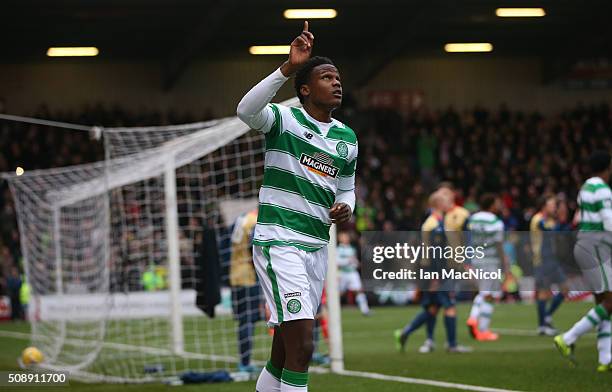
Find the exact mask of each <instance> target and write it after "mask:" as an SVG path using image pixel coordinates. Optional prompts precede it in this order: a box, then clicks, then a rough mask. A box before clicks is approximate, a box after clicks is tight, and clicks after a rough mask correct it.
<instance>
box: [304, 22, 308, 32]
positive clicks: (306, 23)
mask: <svg viewBox="0 0 612 392" xmlns="http://www.w3.org/2000/svg"><path fill="white" fill-rule="evenodd" d="M304 31H308V21H307V20H305V21H304Z"/></svg>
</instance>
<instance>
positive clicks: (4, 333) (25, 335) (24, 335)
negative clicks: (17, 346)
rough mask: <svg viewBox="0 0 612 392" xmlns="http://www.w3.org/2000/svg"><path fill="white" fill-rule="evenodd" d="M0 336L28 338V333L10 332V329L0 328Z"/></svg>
mask: <svg viewBox="0 0 612 392" xmlns="http://www.w3.org/2000/svg"><path fill="white" fill-rule="evenodd" d="M0 337H3V338H15V339H29V338H30V334H29V333H23V332H12V331H2V330H0Z"/></svg>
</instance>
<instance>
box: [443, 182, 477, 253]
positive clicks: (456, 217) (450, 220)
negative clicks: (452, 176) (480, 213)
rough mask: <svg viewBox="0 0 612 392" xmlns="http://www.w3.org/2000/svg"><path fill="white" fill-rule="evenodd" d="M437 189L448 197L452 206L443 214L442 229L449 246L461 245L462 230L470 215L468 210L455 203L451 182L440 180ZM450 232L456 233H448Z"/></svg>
mask: <svg viewBox="0 0 612 392" xmlns="http://www.w3.org/2000/svg"><path fill="white" fill-rule="evenodd" d="M438 190H439V191H440V192H441V193H442V195H444V197H447V198H449V199H450V202H451V204H452V207H451V208H450V210H448V211H447V212H446V214H444V229H445V230H446V237H447V241H448V244H449V245H450V246H453V247H456V246H460V245H463V243H464V238H463V231H465V229H466V223H467V220H468V218H469V217H470V211H468V210H467V209H466V208H465V207H462V206H460V205H458V204H457V200H456V199H457V195H456V192H455V188H454V186H453V184H452V183H451V182H449V181H444V182H441V183H440V184H439V185H438ZM450 232H453V233H457V234H449V233H450Z"/></svg>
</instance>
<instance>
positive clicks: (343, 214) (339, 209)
mask: <svg viewBox="0 0 612 392" xmlns="http://www.w3.org/2000/svg"><path fill="white" fill-rule="evenodd" d="M352 214H353V213H352V212H351V207H349V206H348V204H346V203H335V204H334V205H333V206H332V208H331V209H330V210H329V217H330V218H331V221H332V222H333V223H336V224H337V223H344V222H348V220H349V219H351V215H352Z"/></svg>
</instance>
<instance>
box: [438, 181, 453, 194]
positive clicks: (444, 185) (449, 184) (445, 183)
mask: <svg viewBox="0 0 612 392" xmlns="http://www.w3.org/2000/svg"><path fill="white" fill-rule="evenodd" d="M443 188H446V189H450V190H451V191H453V192H454V191H455V186H454V185H453V182H452V181H442V182H441V183H439V184H438V187H437V188H436V190H440V189H443Z"/></svg>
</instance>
